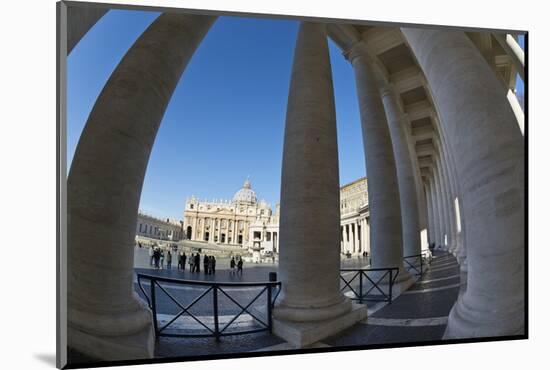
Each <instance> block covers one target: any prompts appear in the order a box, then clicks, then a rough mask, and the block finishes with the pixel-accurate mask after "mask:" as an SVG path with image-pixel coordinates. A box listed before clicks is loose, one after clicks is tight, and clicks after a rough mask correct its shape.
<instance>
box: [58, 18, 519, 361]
mask: <svg viewBox="0 0 550 370" xmlns="http://www.w3.org/2000/svg"><path fill="white" fill-rule="evenodd" d="M214 20H215V17H209V16H198V15H184V14H163V15H161V16H159V18H157V20H156V21H154V22H153V24H151V26H150V27H149V28H148V29H147V30H146V31H145V32H144V33H143V34H142V35H141V36H140V38H139V39H138V40H137V41H136V43H135V44H134V45H133V46H132V47H131V48H130V50H129V51H128V53H127V54H126V55H125V56H124V58H123V59H122V61H121V62H120V64H119V65H118V66H117V68H116V69H115V71H114V72H113V74H112V76H111V78H110V79H109V81H108V82H107V84H106V85H105V87H104V89H103V91H102V92H101V94H100V96H99V97H98V99H97V101H96V103H95V105H94V108H93V110H92V113H91V114H90V117H89V118H88V121H87V123H86V127H85V129H84V132H83V133H82V137H81V139H80V142H79V144H78V147H77V150H76V152H75V156H74V159H73V162H72V167H71V171H70V174H69V177H68V274H69V277H68V282H69V285H68V310H69V320H68V327H69V346H72V347H73V348H74V349H76V350H78V351H81V352H83V353H85V354H87V355H90V356H93V357H96V358H101V359H109V360H114V359H129V358H141V357H150V356H152V355H153V332H152V317H151V312H150V311H149V310H148V308H147V307H146V306H145V305H144V303H143V302H142V301H141V300H140V299H139V298H138V297H137V296H136V294H135V293H134V291H133V266H132V263H133V255H132V253H133V248H132V245H133V236H134V232H135V225H136V217H137V211H138V204H139V198H140V194H141V187H142V183H143V179H144V175H145V169H146V165H147V161H148V159H149V154H150V152H151V148H152V145H153V143H154V139H155V135H156V132H157V130H158V127H159V124H160V122H161V119H162V116H163V113H164V110H165V109H166V106H167V104H168V102H169V100H170V97H171V94H172V92H173V90H174V88H175V86H176V84H177V82H178V80H179V78H180V76H181V74H182V72H183V70H184V69H185V66H186V64H187V62H188V61H189V59H190V58H191V56H192V55H193V53H194V51H195V49H196V48H197V47H198V45H199V44H200V42H201V40H202V38H203V37H204V35H205V34H206V32H207V31H208V29H209V28H210V26H211V25H212V23H213V22H214ZM403 34H404V36H405V37H406V40H407V42H408V44H409V46H410V48H411V49H412V51H413V52H414V54H415V56H416V58H417V59H418V63H419V64H420V67H421V68H422V70H423V71H424V73H425V75H426V78H427V81H428V83H429V89H430V92H431V95H432V98H433V100H434V103H435V105H436V107H437V111H438V116H439V118H440V122H439V123H438V130H439V134H440V137H441V138H442V139H440V141H439V142H434V143H433V144H434V145H433V148H434V155H433V157H434V160H435V165H434V166H433V172H432V174H431V176H428V177H425V180H424V181H425V182H424V186H425V197H426V202H424V203H422V202H421V201H420V200H419V197H418V196H417V194H419V193H422V192H421V191H420V192H419V191H418V189H417V185H416V184H417V181H415V180H414V171H415V169H413V164H414V161H412V160H411V158H410V155H407V153H410V150H409V149H408V148H409V147H410V143H408V142H407V140H408V139H407V135H406V133H405V131H404V127H405V124H406V120H405V118H404V117H403V115H402V114H401V113H400V111H399V107H398V103H397V101H396V97H395V94H394V92H393V90H392V86H391V84H388V81H385V80H384V79H382V78H380V74H379V73H378V71H377V68H378V67H377V65H376V63H375V62H374V60H373V57H372V56H371V55H370V54H369V50H368V48H367V47H366V45H365V44H364V43H362V42H357V43H356V44H355V45H354V46H353V47H352V48H351V50H350V51H349V53H348V54H347V57H348V59H349V60H350V62H351V63H352V66H353V70H354V74H355V79H356V86H357V95H358V101H359V108H360V117H361V127H362V133H363V142H364V153H365V161H366V168H367V173H368V187H369V191H368V196H369V212H370V219H369V221H370V222H369V226H370V227H369V229H370V252H371V253H370V255H371V258H372V266H373V267H399V269H400V272H399V275H398V283H399V284H401V285H403V286H406V285H407V284H410V283H412V278H411V275H410V274H409V273H408V272H407V271H406V269H405V268H404V266H403V256H404V255H408V254H418V253H420V251H421V246H420V238H419V232H420V230H419V229H420V219H419V215H420V214H422V212H420V211H419V205H422V206H423V207H427V214H428V225H429V227H428V229H429V235H430V240H431V241H435V242H436V243H437V244H440V245H442V246H445V247H446V248H449V249H450V250H456V249H457V248H459V246H460V243H458V240H459V239H460V238H458V234H460V232H458V227H457V224H458V223H457V219H456V216H455V215H456V214H457V213H456V211H455V212H453V210H454V209H455V208H453V207H455V206H454V204H455V199H458V204H460V211H461V213H460V217H459V218H460V221H461V226H462V231H461V232H462V233H463V234H464V235H465V240H464V243H463V244H464V245H467V247H468V266H469V268H468V270H469V273H468V287H467V290H466V292H465V293H464V294H463V295H462V296H460V297H459V299H458V301H457V303H456V304H455V306H454V307H453V310H452V312H451V315H450V317H449V324H448V327H447V331H446V336H447V337H448V338H457V337H476V336H491V335H507V334H515V333H520V332H521V331H522V330H523V328H524V327H523V324H524V323H523V321H522V318H523V310H524V301H523V294H524V291H523V268H524V267H523V266H524V265H523V263H524V261H523V252H524V244H523V235H524V224H523V217H524V188H523V175H524V173H523V171H524V169H523V156H524V146H523V137H522V135H521V132H520V131H519V129H518V125H517V123H516V122H515V116H514V113H513V111H512V109H511V108H510V105H509V104H507V100H506V96H505V95H504V94H501V93H500V92H501V90H502V87H501V85H498V83H499V82H498V81H497V80H496V78H495V77H494V74H493V71H492V70H491V69H490V68H489V67H488V66H487V63H486V61H485V60H484V59H483V58H482V57H481V55H480V54H479V53H478V52H477V50H475V48H474V46H473V45H472V43H471V42H470V41H469V40H468V39H467V38H466V36H465V35H464V34H463V33H462V32H456V31H452V32H451V31H437V30H421V29H403ZM338 173H339V169H338V144H337V135H336V115H335V108H334V96H333V86H332V76H331V67H330V60H329V55H328V47H327V32H326V27H325V25H324V24H323V23H310V22H302V23H301V24H300V27H299V31H298V37H297V41H296V47H295V54H294V63H293V67H292V76H291V86H290V91H289V97H288V105H287V115H286V125H285V135H284V148H283V164H282V176H281V208H280V209H281V211H280V212H281V216H280V245H281V247H280V257H279V276H280V279H281V281H282V292H281V295H280V299H279V300H278V302H277V304H276V307H275V309H274V312H273V315H274V332H275V334H277V335H280V336H281V337H283V338H285V339H286V340H288V341H290V342H293V343H295V344H296V345H299V346H303V345H307V344H309V343H312V342H314V341H317V340H320V339H322V338H323V337H326V336H328V335H331V334H334V333H336V332H338V331H340V330H343V329H345V328H346V327H349V326H351V325H353V324H354V323H355V322H357V321H359V320H362V319H364V318H365V317H366V307H365V306H361V307H357V306H355V305H352V304H351V302H350V300H349V299H348V298H347V297H345V296H344V295H342V293H341V292H340V284H339V282H340V274H339V270H340V258H339V248H338V245H339V241H340V229H339V227H340V216H339V215H340V212H339V191H340V188H339V180H338ZM462 214H463V215H464V216H463V217H462ZM312 215H315V217H311V216H312ZM196 227H197V225H196V224H195V225H194V230H196ZM465 230H467V233H464V231H465ZM305 260H307V261H308V263H303V261H305ZM308 325H309V326H308Z"/></svg>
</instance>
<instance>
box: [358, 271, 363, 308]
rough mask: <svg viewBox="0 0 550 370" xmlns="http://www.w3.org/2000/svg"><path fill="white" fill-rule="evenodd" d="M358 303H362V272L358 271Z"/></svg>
mask: <svg viewBox="0 0 550 370" xmlns="http://www.w3.org/2000/svg"><path fill="white" fill-rule="evenodd" d="M359 303H363V271H362V270H361V271H359Z"/></svg>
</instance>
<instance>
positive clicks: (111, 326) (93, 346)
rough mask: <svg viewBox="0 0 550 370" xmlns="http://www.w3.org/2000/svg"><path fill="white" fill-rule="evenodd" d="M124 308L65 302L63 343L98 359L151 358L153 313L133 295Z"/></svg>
mask: <svg viewBox="0 0 550 370" xmlns="http://www.w3.org/2000/svg"><path fill="white" fill-rule="evenodd" d="M133 303H134V307H132V308H131V309H129V310H128V311H123V312H116V313H115V312H113V313H97V312H89V311H88V312H87V311H82V310H77V309H75V308H72V307H70V306H69V311H68V313H69V315H68V322H67V346H68V347H70V348H72V349H74V350H75V351H77V352H79V353H81V354H83V355H86V356H89V357H91V358H94V359H97V360H100V361H119V360H132V359H146V358H152V357H153V355H154V349H155V332H154V328H153V316H152V312H151V311H150V310H149V308H148V307H147V306H146V305H145V304H144V303H143V302H140V301H138V300H137V299H136V300H135V301H134V302H133Z"/></svg>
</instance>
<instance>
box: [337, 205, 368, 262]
mask: <svg viewBox="0 0 550 370" xmlns="http://www.w3.org/2000/svg"><path fill="white" fill-rule="evenodd" d="M340 252H341V253H344V254H346V253H348V252H349V253H351V254H361V253H363V252H368V253H369V254H370V226H369V218H368V216H361V215H360V216H357V217H353V218H352V219H351V220H342V221H341V226H340Z"/></svg>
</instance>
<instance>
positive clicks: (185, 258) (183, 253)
mask: <svg viewBox="0 0 550 370" xmlns="http://www.w3.org/2000/svg"><path fill="white" fill-rule="evenodd" d="M186 260H187V256H186V255H185V252H181V269H182V270H183V271H185V261H186Z"/></svg>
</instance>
